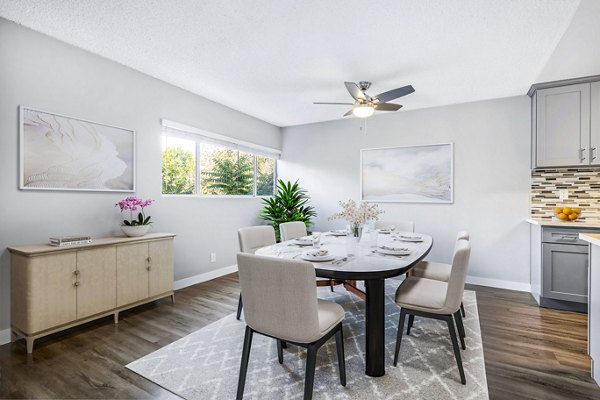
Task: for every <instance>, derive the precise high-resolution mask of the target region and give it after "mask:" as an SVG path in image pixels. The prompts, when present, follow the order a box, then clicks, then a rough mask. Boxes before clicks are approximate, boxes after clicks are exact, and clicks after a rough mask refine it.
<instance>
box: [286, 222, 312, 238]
mask: <svg viewBox="0 0 600 400" xmlns="http://www.w3.org/2000/svg"><path fill="white" fill-rule="evenodd" d="M279 233H280V235H281V241H282V242H285V241H286V240H292V239H298V238H301V237H304V236H306V235H308V232H307V230H306V224H305V223H304V222H302V221H293V222H284V223H283V224H279Z"/></svg>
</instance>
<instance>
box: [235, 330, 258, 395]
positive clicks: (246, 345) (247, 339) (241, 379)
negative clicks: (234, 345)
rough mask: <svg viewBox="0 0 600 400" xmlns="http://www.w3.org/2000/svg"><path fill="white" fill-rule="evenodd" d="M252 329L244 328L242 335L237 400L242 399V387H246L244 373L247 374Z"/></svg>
mask: <svg viewBox="0 0 600 400" xmlns="http://www.w3.org/2000/svg"><path fill="white" fill-rule="evenodd" d="M253 333H254V332H253V331H252V328H250V327H249V326H246V334H245V335H244V349H243V350H242V363H241V365H240V377H239V380H238V388H237V395H236V396H235V398H236V399H237V400H242V398H243V397H244V386H245V385H246V372H248V360H249V359H250V347H251V346H252V334H253Z"/></svg>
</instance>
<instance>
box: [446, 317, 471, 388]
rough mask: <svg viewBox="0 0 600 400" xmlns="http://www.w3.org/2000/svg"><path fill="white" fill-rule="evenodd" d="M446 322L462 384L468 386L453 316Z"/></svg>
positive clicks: (447, 318)
mask: <svg viewBox="0 0 600 400" xmlns="http://www.w3.org/2000/svg"><path fill="white" fill-rule="evenodd" d="M445 320H446V323H447V324H448V331H449V332H450V339H452V347H453V349H454V357H456V365H458V372H459V373H460V383H462V384H463V385H466V384H467V380H466V379H465V370H464V369H463V365H462V358H461V357H460V349H459V348H458V341H457V340H456V330H455V329H454V320H453V319H452V315H448V316H447V317H445Z"/></svg>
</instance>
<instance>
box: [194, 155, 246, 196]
mask: <svg viewBox="0 0 600 400" xmlns="http://www.w3.org/2000/svg"><path fill="white" fill-rule="evenodd" d="M209 162H210V164H211V166H210V168H209V169H208V170H203V171H202V179H201V181H200V183H201V187H202V194H212V195H252V194H253V191H254V157H252V155H250V154H247V153H241V152H238V151H234V150H217V151H215V152H213V153H212V154H211V155H210V159H209Z"/></svg>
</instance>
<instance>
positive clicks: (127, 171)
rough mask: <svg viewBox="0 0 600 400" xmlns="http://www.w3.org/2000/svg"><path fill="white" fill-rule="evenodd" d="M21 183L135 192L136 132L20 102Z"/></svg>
mask: <svg viewBox="0 0 600 400" xmlns="http://www.w3.org/2000/svg"><path fill="white" fill-rule="evenodd" d="M19 189H21V190H50V191H57V190H58V191H65V190H66V191H100V192H131V193H133V192H135V190H136V132H135V131H134V130H132V129H127V128H122V127H118V126H113V125H108V124H103V123H100V122H94V121H89V120H86V119H81V118H76V117H71V116H67V115H62V114H57V113H54V112H49V111H43V110H38V109H35V108H31V107H26V106H19Z"/></svg>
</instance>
